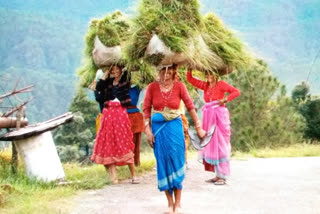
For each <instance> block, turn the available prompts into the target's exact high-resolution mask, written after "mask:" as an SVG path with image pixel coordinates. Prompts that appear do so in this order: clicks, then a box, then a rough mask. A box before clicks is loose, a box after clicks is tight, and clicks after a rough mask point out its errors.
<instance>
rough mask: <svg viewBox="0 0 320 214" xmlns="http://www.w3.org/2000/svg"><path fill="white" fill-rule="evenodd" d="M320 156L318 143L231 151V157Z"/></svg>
mask: <svg viewBox="0 0 320 214" xmlns="http://www.w3.org/2000/svg"><path fill="white" fill-rule="evenodd" d="M311 156H320V144H319V143H317V144H307V143H303V144H293V145H289V146H285V147H279V148H260V149H251V150H250V151H249V152H240V151H234V152H232V157H233V158H235V159H237V158H250V157H251V158H253V157H254V158H275V157H311Z"/></svg>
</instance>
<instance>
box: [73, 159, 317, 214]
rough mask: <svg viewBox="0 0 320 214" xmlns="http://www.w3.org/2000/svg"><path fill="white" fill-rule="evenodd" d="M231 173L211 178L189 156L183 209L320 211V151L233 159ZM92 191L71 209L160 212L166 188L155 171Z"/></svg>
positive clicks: (261, 213) (266, 213) (211, 212)
mask: <svg viewBox="0 0 320 214" xmlns="http://www.w3.org/2000/svg"><path fill="white" fill-rule="evenodd" d="M231 173H232V176H231V178H230V180H229V181H228V184H227V185H225V186H216V185H214V184H209V183H206V182H204V180H206V179H209V178H211V176H212V175H211V174H210V173H208V172H205V171H204V170H203V167H202V165H201V164H200V163H198V162H197V161H196V160H191V161H189V169H188V170H187V174H186V179H185V181H184V189H183V195H182V208H183V213H185V214H198V213H199V214H220V213H221V214H229V213H230V214H278V213H279V214H286V213H288V214H302V213H303V214H319V213H320V157H307V158H269V159H257V158H252V159H247V160H232V161H231ZM141 181H142V183H141V184H138V185H133V184H130V183H129V181H128V180H127V181H122V182H121V183H120V184H117V185H112V186H108V187H106V188H104V189H101V190H95V191H88V192H84V193H82V194H80V195H78V196H77V197H76V198H75V201H74V204H75V207H74V210H73V211H72V213H73V214H84V213H86V214H87V213H90V214H131V213H134V214H153V213H155V214H158V213H159V214H160V213H163V212H164V211H165V207H166V200H165V196H164V193H162V192H159V191H158V189H157V187H156V172H155V171H153V172H151V173H149V174H147V175H145V176H143V177H141Z"/></svg>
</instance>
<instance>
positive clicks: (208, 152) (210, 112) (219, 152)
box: [199, 101, 231, 179]
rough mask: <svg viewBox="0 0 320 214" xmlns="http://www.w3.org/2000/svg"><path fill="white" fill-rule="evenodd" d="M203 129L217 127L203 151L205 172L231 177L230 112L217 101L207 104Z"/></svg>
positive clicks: (204, 111) (203, 115) (203, 114)
mask: <svg viewBox="0 0 320 214" xmlns="http://www.w3.org/2000/svg"><path fill="white" fill-rule="evenodd" d="M202 118H203V120H202V128H203V129H204V130H205V131H208V130H210V128H211V127H212V126H216V129H215V131H214V134H213V136H212V138H211V141H210V143H209V144H208V145H207V146H206V147H205V148H204V149H203V150H201V151H199V157H200V159H202V160H203V163H204V166H205V170H207V171H213V172H215V173H216V175H217V176H218V177H220V178H224V179H225V178H227V176H229V175H230V164H229V161H230V153H231V144H230V137H231V130H230V124H231V123H230V115H229V111H228V109H227V108H226V107H224V106H219V105H218V104H217V101H212V102H209V103H206V104H205V105H204V107H203V108H202Z"/></svg>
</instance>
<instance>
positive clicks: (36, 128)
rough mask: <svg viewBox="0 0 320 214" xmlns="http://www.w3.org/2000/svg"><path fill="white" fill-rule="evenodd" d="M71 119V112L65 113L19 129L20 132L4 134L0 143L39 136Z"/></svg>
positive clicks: (0, 137)
mask: <svg viewBox="0 0 320 214" xmlns="http://www.w3.org/2000/svg"><path fill="white" fill-rule="evenodd" d="M72 119H73V115H72V113H71V112H68V113H65V114H63V115H60V116H58V117H56V118H53V119H51V120H48V121H45V122H42V123H37V124H34V125H30V126H26V127H24V128H21V129H20V130H16V131H11V132H9V133H5V134H3V135H1V136H0V140H2V141H13V140H20V139H24V138H28V137H32V136H35V135H39V134H41V133H43V132H46V131H49V130H52V129H54V128H56V127H58V126H60V125H62V124H64V123H68V122H71V121H72Z"/></svg>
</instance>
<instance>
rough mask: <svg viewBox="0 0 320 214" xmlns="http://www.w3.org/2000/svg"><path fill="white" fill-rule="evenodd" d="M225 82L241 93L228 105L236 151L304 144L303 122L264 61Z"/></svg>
mask: <svg viewBox="0 0 320 214" xmlns="http://www.w3.org/2000/svg"><path fill="white" fill-rule="evenodd" d="M226 80H227V82H229V83H231V84H232V85H234V86H236V87H238V88H239V89H240V90H241V92H242V93H241V96H240V97H238V98H236V99H235V100H234V101H233V102H231V103H229V104H227V105H228V108H229V110H230V113H231V114H230V115H231V122H232V138H231V140H232V145H233V147H234V148H236V149H241V150H250V149H251V148H258V147H266V146H268V147H276V146H280V145H287V144H291V143H297V142H301V141H302V130H303V127H304V126H305V124H304V122H303V118H302V117H301V115H300V114H299V113H298V111H297V110H296V109H295V108H294V105H293V102H292V100H291V99H290V98H289V97H287V96H286V89H285V87H284V86H281V84H280V83H279V81H278V80H277V78H275V77H274V76H273V75H272V74H271V72H270V71H269V69H268V67H267V64H266V63H265V62H264V61H262V60H257V61H256V62H255V63H254V64H252V66H251V67H250V68H249V69H248V70H247V71H243V72H235V73H232V74H230V75H229V76H228V77H226Z"/></svg>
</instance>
